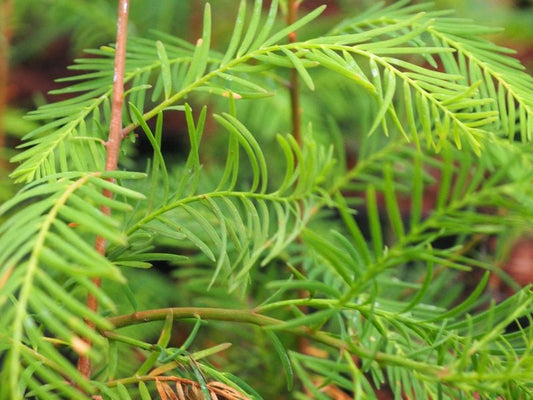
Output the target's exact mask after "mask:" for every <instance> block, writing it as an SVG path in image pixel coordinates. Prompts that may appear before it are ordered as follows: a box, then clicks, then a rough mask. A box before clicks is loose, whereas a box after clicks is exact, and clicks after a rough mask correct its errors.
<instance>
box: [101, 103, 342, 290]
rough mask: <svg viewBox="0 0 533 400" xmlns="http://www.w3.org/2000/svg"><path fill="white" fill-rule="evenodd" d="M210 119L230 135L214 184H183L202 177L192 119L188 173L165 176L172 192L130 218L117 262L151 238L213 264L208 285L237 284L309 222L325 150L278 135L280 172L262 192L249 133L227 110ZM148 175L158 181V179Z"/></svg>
mask: <svg viewBox="0 0 533 400" xmlns="http://www.w3.org/2000/svg"><path fill="white" fill-rule="evenodd" d="M188 110H189V108H188ZM187 112H188V113H190V111H187ZM188 115H190V114H188ZM191 118H192V116H191ZM200 119H201V120H202V117H200ZM215 119H216V120H217V121H218V122H219V123H220V124H221V125H222V126H223V127H224V128H226V130H227V131H228V133H229V141H228V157H227V160H226V166H225V169H224V170H223V171H221V172H220V174H219V179H218V183H216V184H215V187H214V188H211V189H207V190H205V191H201V190H200V189H201V188H198V187H197V185H196V184H192V185H190V184H189V183H188V182H187V181H189V182H191V181H192V182H194V181H198V180H202V179H201V176H202V175H199V174H201V173H202V171H201V169H200V168H199V160H198V158H197V155H195V153H196V150H195V148H197V146H198V143H199V141H200V138H201V135H202V132H201V130H200V129H197V128H198V127H199V125H201V124H203V123H202V122H201V121H199V123H198V125H197V124H195V123H194V121H193V120H191V121H190V124H189V134H190V138H191V147H192V149H193V150H192V151H191V156H190V158H189V160H188V161H187V163H186V169H185V171H190V172H192V174H191V175H192V176H191V175H188V174H187V173H184V174H182V176H181V181H180V179H176V180H174V179H172V181H174V182H176V183H175V189H174V190H175V192H174V194H172V195H170V197H165V196H163V197H164V199H163V200H162V203H163V204H162V205H161V206H160V207H156V208H155V210H154V211H153V212H150V210H147V211H148V212H147V213H146V214H144V213H141V214H140V217H139V219H137V220H135V219H133V220H131V221H130V223H129V224H130V225H131V226H130V228H129V229H128V231H127V233H128V235H129V236H130V241H129V242H130V245H131V246H132V247H130V248H120V247H118V248H117V249H116V252H112V253H111V256H112V257H113V258H114V259H116V260H117V261H116V262H119V263H120V260H123V259H124V257H126V258H128V257H130V256H128V254H131V252H132V251H133V252H134V254H136V256H135V257H137V258H138V257H139V256H138V254H139V251H140V250H141V248H142V247H144V249H145V251H150V249H151V248H152V246H153V245H154V244H156V243H159V245H162V246H164V247H168V246H171V247H178V248H183V249H191V248H195V249H196V250H197V251H199V252H201V253H202V254H203V256H204V259H205V262H206V263H208V264H212V265H213V266H214V269H213V273H212V278H211V283H210V286H211V285H212V284H213V283H214V282H215V281H216V280H217V279H219V278H222V279H223V280H228V279H229V283H230V288H231V289H236V288H240V289H243V288H245V287H246V282H247V281H248V277H249V273H250V271H251V269H252V267H254V266H255V265H262V266H264V265H267V264H268V263H269V262H271V261H272V260H273V259H274V258H275V257H277V256H278V255H279V254H280V253H281V252H282V251H283V250H284V249H285V248H286V247H287V246H289V245H290V244H291V243H292V242H294V241H295V240H296V239H297V237H298V236H299V234H300V233H301V232H302V230H303V229H304V228H305V226H306V225H307V224H308V223H309V221H310V219H311V218H312V216H313V215H314V213H315V207H316V204H318V202H319V201H322V200H320V199H321V198H322V197H323V194H324V193H325V192H326V190H325V189H324V188H323V187H322V185H325V183H326V182H327V181H328V176H329V173H330V171H331V167H332V163H333V159H332V151H331V148H330V149H326V148H324V147H323V146H320V145H318V144H317V143H316V142H314V141H313V140H312V139H311V138H309V139H307V140H306V143H305V144H304V146H303V148H302V149H300V148H299V146H298V145H297V143H296V142H295V141H294V139H293V138H292V137H291V136H287V137H284V136H281V135H280V136H278V141H279V144H280V147H281V148H282V152H283V154H284V158H285V176H284V179H282V181H281V184H279V186H278V187H277V188H275V189H274V190H267V189H268V176H269V172H268V169H267V163H266V158H265V155H264V154H263V152H262V150H261V148H260V146H259V144H258V142H257V141H256V139H255V138H254V136H253V135H252V134H251V133H250V132H249V131H248V129H247V128H246V127H245V126H244V125H243V124H242V123H240V122H239V121H238V120H237V119H236V118H235V117H233V116H232V115H230V114H223V115H216V116H215ZM241 152H243V153H244V156H245V158H243V157H242V156H241V155H240V153H241ZM245 161H247V164H248V165H249V166H250V177H249V187H246V185H243V184H242V183H239V181H240V180H242V177H243V171H245V170H246V168H245V167H244V165H245V164H244V162H245ZM278 168H280V166H278ZM152 179H154V182H157V181H158V178H157V177H152ZM204 180H205V179H204ZM136 237H139V240H140V241H141V242H143V241H144V245H143V246H141V247H139V246H136V245H135V243H134V242H135V238H136ZM147 239H148V240H147ZM175 261H177V262H180V261H179V260H175Z"/></svg>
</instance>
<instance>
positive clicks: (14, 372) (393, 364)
mask: <svg viewBox="0 0 533 400" xmlns="http://www.w3.org/2000/svg"><path fill="white" fill-rule="evenodd" d="M132 6H133V8H135V4H133V5H132ZM281 6H285V2H281ZM215 7H217V4H214V8H215ZM264 8H265V7H263V4H262V2H261V0H255V1H254V2H253V5H251V2H247V1H245V0H243V1H241V2H240V6H239V8H238V10H236V13H237V15H236V19H235V25H234V30H233V34H232V35H231V38H230V40H229V43H228V44H227V47H226V48H225V49H215V48H212V39H213V31H212V19H213V20H214V21H213V23H215V24H216V23H217V18H216V17H215V18H212V14H213V15H215V16H216V14H215V12H213V11H212V10H211V7H210V6H209V5H207V6H206V7H205V11H204V14H203V31H202V34H201V38H200V39H198V41H197V42H196V43H194V44H191V43H189V42H186V41H184V40H182V39H180V38H178V37H175V36H172V35H169V34H167V33H161V32H160V33H153V35H152V36H150V37H147V36H143V37H132V38H131V39H130V40H129V43H128V54H127V64H126V65H127V66H126V73H125V81H126V85H127V93H126V95H125V100H126V101H125V104H126V106H125V109H124V121H123V123H124V126H125V128H124V134H125V136H127V138H126V142H125V143H124V144H123V153H122V159H121V163H122V164H121V165H122V167H121V170H120V171H115V172H102V170H103V166H104V163H105V151H106V148H105V141H106V140H107V127H108V125H109V119H110V102H111V92H112V80H113V56H114V49H113V48H112V47H101V48H100V49H98V50H91V51H90V52H89V53H90V54H91V57H89V58H85V59H79V60H76V62H75V64H74V66H73V67H72V69H73V70H77V71H82V72H81V73H80V74H79V75H77V76H74V77H69V78H66V79H63V81H64V82H68V83H69V84H70V86H66V87H65V88H64V89H62V90H60V91H58V93H62V94H69V95H72V97H70V98H69V99H68V100H62V101H59V102H56V103H52V104H48V105H45V106H42V107H40V108H39V109H38V110H36V111H33V112H31V113H30V114H29V115H28V117H29V118H30V119H31V120H33V121H34V122H35V123H38V124H39V126H38V127H37V128H36V129H34V130H33V131H31V132H30V133H28V134H27V135H26V136H25V138H24V142H23V144H22V146H21V147H22V151H21V152H20V153H19V154H18V155H16V156H15V157H13V161H14V162H17V163H19V165H18V167H17V168H16V170H15V171H14V172H13V173H12V178H13V180H14V181H16V182H19V183H23V184H24V187H23V188H22V189H21V190H20V191H19V192H18V193H17V194H16V195H15V196H14V197H13V198H12V199H11V200H9V201H7V202H6V203H4V204H3V206H2V207H1V208H0V213H1V214H2V216H3V219H4V222H3V224H2V225H1V227H0V259H1V261H2V262H1V263H0V265H1V267H0V306H1V308H2V313H0V326H1V328H0V339H1V340H0V343H1V344H0V359H2V362H3V368H2V372H1V375H0V397H1V398H39V399H41V398H42V399H58V398H73V399H87V398H90V396H91V395H100V396H102V397H103V398H106V399H107V398H111V399H130V398H142V399H150V398H157V397H161V398H170V397H171V395H172V396H178V397H177V398H185V395H186V394H187V393H188V395H189V396H193V395H194V396H198V398H202V397H203V398H210V397H211V396H212V395H213V394H215V395H216V396H218V398H227V399H238V398H284V397H283V396H291V398H310V397H312V398H317V399H328V398H335V397H334V393H335V391H343V392H345V393H347V394H348V395H349V396H353V398H357V399H359V398H377V396H378V394H377V392H378V390H380V389H383V388H387V389H389V390H390V391H391V392H392V393H393V396H394V398H397V399H401V398H404V396H407V397H410V398H417V399H423V398H435V399H436V398H442V399H460V398H473V397H474V396H478V397H479V398H487V399H488V398H497V397H498V396H500V397H502V398H527V397H529V396H531V392H532V390H533V388H532V385H531V378H530V377H531V374H532V372H533V371H532V367H531V365H532V360H533V354H532V353H531V351H532V350H531V349H532V348H533V346H532V345H533V343H532V334H533V330H532V329H533V328H531V327H530V326H529V324H523V323H522V324H520V323H518V321H519V319H520V318H522V319H521V321H523V318H526V319H527V320H528V321H529V319H530V317H529V315H530V313H531V312H532V310H533V295H532V293H531V291H530V290H529V288H524V289H521V290H519V291H518V292H517V293H516V294H515V295H514V296H512V297H510V298H508V299H506V300H505V301H502V302H500V303H496V302H495V301H493V300H491V296H490V290H488V289H487V284H488V281H489V276H490V274H496V275H503V272H501V271H500V270H499V269H498V266H497V265H496V260H497V258H498V255H497V254H494V251H486V250H485V249H483V247H482V246H475V243H477V242H478V241H479V240H480V238H485V239H488V238H491V239H493V240H498V239H499V238H505V237H509V236H510V235H516V234H520V233H522V232H524V231H526V230H527V229H529V228H530V226H531V223H532V222H533V201H532V198H533V185H532V183H531V178H530V177H531V176H532V172H533V156H532V154H533V153H532V151H531V144H530V142H531V139H532V136H533V102H532V99H533V79H532V78H531V77H530V76H529V75H527V74H526V73H525V72H524V71H523V68H522V67H521V66H520V64H519V63H518V62H517V61H516V60H514V59H512V58H510V57H509V56H508V55H507V53H509V52H510V51H509V50H507V49H504V48H501V47H498V46H496V45H494V44H492V43H490V42H488V41H487V40H485V39H483V38H482V35H484V34H487V33H490V32H492V30H491V29H486V28H483V27H480V26H477V25H474V24H473V23H472V22H470V21H468V20H462V19H458V18H456V17H453V16H452V15H451V14H450V13H449V12H443V11H435V10H433V9H432V6H431V4H430V3H423V4H416V5H410V4H409V2H407V1H400V2H396V3H395V4H394V5H393V6H390V7H383V5H381V4H379V5H376V6H374V7H372V8H371V9H370V10H368V11H367V12H365V13H363V14H361V15H358V16H356V17H354V18H348V19H346V20H344V21H342V22H341V23H340V24H338V25H337V26H335V27H333V28H332V29H331V30H330V31H329V32H326V33H323V34H321V35H319V36H316V37H313V38H310V39H308V40H304V41H297V42H294V43H290V42H288V40H287V35H288V33H290V32H292V31H294V30H300V31H299V32H304V31H305V29H306V27H308V26H309V24H312V23H314V21H316V20H317V18H320V14H321V13H322V11H323V10H324V8H323V7H321V8H317V9H316V10H314V11H311V12H310V13H308V14H307V15H304V16H302V18H301V19H299V20H298V21H297V22H295V23H294V24H293V25H291V26H284V25H283V23H282V22H281V21H282V17H283V15H280V14H282V12H281V11H282V10H283V7H280V4H278V1H275V0H274V1H272V2H271V5H270V7H269V8H268V9H266V10H264ZM280 9H281V11H280ZM290 69H294V70H296V71H297V73H298V75H299V78H300V80H301V82H302V83H303V85H302V86H303V88H302V90H301V96H302V104H303V105H304V110H303V116H302V118H303V122H304V124H303V126H306V128H305V129H304V135H303V136H304V139H303V140H302V143H298V142H297V140H296V139H295V138H294V137H293V136H292V135H290V134H282V133H278V132H284V131H285V132H286V131H288V130H290V128H289V127H288V126H287V120H288V118H287V116H286V113H287V108H286V105H287V99H286V96H287V91H286V87H285V86H286V82H287V79H288V78H287V72H288V71H289V70H290ZM280 110H282V111H281V112H283V113H284V114H283V115H281V116H278V115H276V114H277V113H279V112H280ZM176 114H178V115H180V116H183V118H184V120H185V122H186V126H187V139H188V146H187V151H186V156H185V157H184V158H183V159H179V160H176V159H175V158H172V157H169V153H170V149H168V148H167V147H166V146H165V135H168V134H169V133H168V132H165V130H164V128H165V119H166V118H168V117H169V116H173V115H176ZM135 135H139V136H140V135H144V136H146V139H147V142H149V143H150V145H151V147H152V150H153V156H152V157H151V159H150V160H148V161H147V165H146V166H144V165H143V164H142V162H139V161H138V160H137V159H136V156H135V154H134V153H133V150H132V146H131V144H128V138H131V139H134V138H135ZM274 138H275V140H273V139H274ZM213 146H215V147H213ZM213 148H215V149H216V150H212V149H213ZM210 149H211V150H210ZM218 149H224V150H223V151H219V150H218ZM210 152H211V154H210ZM347 156H350V157H354V158H356V159H357V162H355V163H351V162H348V161H347V160H346V157H347ZM132 165H136V166H137V169H139V170H143V169H144V170H145V172H144V173H140V172H132V171H131V168H129V167H128V168H126V166H132ZM103 189H105V190H108V191H111V192H112V193H113V194H114V198H113V199H112V200H110V199H108V198H106V197H104V196H103V195H102V190H103ZM428 193H433V198H432V200H431V201H430V200H428V198H429V196H428ZM101 206H106V207H109V208H110V209H111V210H112V217H110V218H108V217H104V216H103V214H102V212H101V211H100V207H101ZM97 235H98V236H101V237H103V238H105V239H106V240H107V242H108V252H107V256H105V257H104V256H102V255H101V254H99V253H98V252H97V251H96V250H95V249H94V247H93V244H94V238H95V236H97ZM161 265H165V268H167V269H170V270H171V273H170V276H169V277H167V279H161V277H160V276H158V272H157V271H158V269H160V267H161ZM149 268H152V269H153V271H152V270H147V269H149ZM149 271H152V272H151V273H150V272H149ZM478 272H480V273H478ZM94 277H101V278H103V279H104V280H105V283H104V285H103V286H102V288H99V287H97V286H96V285H95V284H94V283H92V281H91V278H94ZM170 278H171V279H170ZM88 293H91V294H93V295H94V296H96V297H97V298H98V300H99V303H100V310H101V312H100V313H95V312H92V311H90V310H89V309H88V308H87V306H86V305H85V303H84V301H85V297H86V296H87V294H88ZM161 307H172V308H161ZM132 311H134V312H135V313H134V314H129V313H131V312H132ZM153 320H159V321H164V322H161V323H160V325H157V326H156V325H155V324H149V322H150V321H153ZM517 323H518V328H517V330H516V331H515V332H509V331H508V327H509V326H510V325H512V324H517ZM91 324H92V325H94V327H95V329H92V328H90V325H91ZM526 325H527V326H526ZM82 338H86V339H88V340H90V341H91V345H90V346H89V345H88V344H87V343H86V342H84V341H83V340H82ZM303 339H305V341H304V342H303V343H306V346H303V347H302V346H301V344H302V340H303ZM298 341H300V346H298ZM230 346H231V347H230ZM250 352H252V354H253V357H251V356H248V354H249V353H250ZM80 355H88V356H89V357H90V358H91V360H92V363H93V365H94V368H93V375H92V376H91V378H90V379H86V378H85V377H83V376H82V375H81V374H80V373H79V372H78V371H77V370H76V368H75V366H74V364H75V360H76V358H77V357H78V356H80ZM280 370H282V371H283V374H284V377H285V381H284V382H281V383H280ZM272 382H274V383H272ZM179 396H181V397H179ZM285 398H287V397H285Z"/></svg>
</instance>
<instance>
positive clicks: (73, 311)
mask: <svg viewBox="0 0 533 400" xmlns="http://www.w3.org/2000/svg"><path fill="white" fill-rule="evenodd" d="M140 176H142V175H139V174H135V173H130V172H114V173H111V172H110V173H86V174H83V173H75V172H72V173H66V174H60V175H56V176H53V175H52V176H49V177H47V178H46V180H40V181H36V182H34V183H32V184H31V185H28V186H27V187H25V188H24V189H23V190H22V191H21V192H19V193H18V194H17V195H16V196H15V197H14V198H13V199H12V200H10V201H8V202H6V203H4V205H3V206H2V207H1V208H0V212H1V213H2V214H4V215H6V213H7V215H9V212H10V210H12V209H15V210H16V208H17V207H18V206H20V205H21V204H22V203H27V204H29V205H27V206H26V207H24V209H23V212H15V213H13V215H11V216H10V218H9V219H8V220H7V221H6V222H5V223H4V224H3V225H2V227H1V230H0V252H1V254H2V256H1V260H0V262H1V264H2V269H1V270H0V271H1V276H2V277H3V278H2V280H3V285H2V287H0V304H1V305H2V307H4V306H5V305H6V304H7V303H10V302H14V304H13V305H12V307H11V311H10V312H7V313H5V314H4V313H3V314H2V315H1V316H0V320H1V322H2V325H3V326H5V327H8V328H7V332H8V333H9V338H4V339H3V340H6V341H7V342H8V343H9V349H3V350H2V353H4V354H3V356H4V357H5V361H6V365H8V367H7V368H6V369H4V370H3V372H2V382H3V384H2V390H3V392H2V393H3V394H5V395H6V396H7V397H10V395H8V394H11V396H19V395H21V393H20V392H19V391H20V390H21V387H22V386H21V385H20V384H19V383H20V382H23V383H24V384H25V385H27V386H28V387H29V388H30V389H34V390H37V388H39V387H40V386H42V383H41V382H48V381H50V382H51V381H53V380H54V379H55V378H57V377H60V376H62V377H63V378H64V379H68V380H69V381H71V382H74V383H75V384H76V385H79V386H80V387H81V388H83V389H86V390H87V391H88V392H90V391H91V390H92V389H91V386H90V385H89V383H88V382H87V381H86V379H85V378H83V377H82V376H81V375H80V374H79V373H78V372H77V371H76V369H75V368H74V367H72V366H71V364H70V362H68V361H67V359H66V357H65V354H63V352H62V351H60V350H59V348H57V347H55V346H54V345H53V344H52V343H50V342H49V341H48V340H47V339H46V337H43V336H42V333H41V332H40V329H46V332H48V334H51V335H53V337H54V338H55V340H57V343H58V344H60V348H61V347H64V348H65V349H66V348H70V349H72V350H73V351H74V352H75V353H77V354H80V355H90V356H91V357H96V356H97V353H96V352H95V351H94V350H93V349H91V347H90V346H88V345H87V344H86V343H85V342H84V340H83V339H82V338H88V339H90V340H91V341H92V342H93V343H94V344H95V345H96V346H99V347H100V346H103V345H104V343H105V340H104V339H103V338H102V337H101V336H100V335H98V334H96V333H95V332H94V331H93V330H92V329H90V328H89V327H88V326H87V324H86V322H85V321H90V322H91V323H92V324H94V325H95V326H96V327H98V328H99V329H109V328H111V326H110V324H109V323H108V322H107V321H106V320H105V319H104V318H103V317H101V316H100V315H98V314H96V313H94V312H92V311H90V310H89V309H87V308H86V307H85V305H84V304H83V303H82V302H81V301H80V300H79V299H77V298H75V297H73V296H72V294H71V290H72V287H75V288H77V290H81V291H82V292H89V293H92V294H94V295H95V296H96V298H98V299H99V300H100V301H102V302H103V304H104V305H105V306H106V307H110V308H112V307H113V305H112V302H111V301H110V300H109V298H108V297H107V296H106V294H105V293H104V292H102V291H101V290H100V289H99V288H98V287H96V286H95V285H94V284H93V283H92V282H91V281H90V278H91V277H96V276H98V277H105V278H108V279H112V280H118V281H120V280H123V277H122V274H121V273H120V271H119V270H118V269H117V267H116V266H115V265H113V263H111V262H110V261H109V260H108V259H107V258H105V257H104V256H102V255H101V254H99V253H98V252H97V251H96V250H94V248H93V247H91V245H90V244H89V243H88V239H89V238H91V237H93V238H94V236H96V235H99V236H101V237H103V238H105V239H106V240H108V241H109V242H111V243H125V240H126V236H125V235H124V234H123V233H122V232H120V228H119V224H118V222H117V221H116V220H114V219H111V218H108V217H105V216H104V214H103V213H102V212H101V211H100V210H99V209H98V208H97V206H96V205H99V204H105V205H106V206H107V207H110V208H111V209H113V210H115V211H118V212H124V211H128V210H129V209H130V206H129V205H128V204H127V203H124V202H122V201H118V200H110V199H107V198H104V196H103V195H102V194H101V191H102V189H104V188H105V189H106V190H109V191H111V192H113V193H114V194H115V195H119V196H124V197H129V198H138V199H139V198H142V197H143V196H142V195H141V194H139V193H136V192H133V191H131V190H128V189H125V188H123V187H121V186H119V185H117V184H114V183H111V182H110V181H108V180H107V179H111V178H125V179H135V178H139V177H140ZM65 281H66V282H67V283H66V284H67V285H68V287H69V288H68V289H67V288H66V287H65ZM14 296H16V300H15V297H14ZM41 327H42V328H41ZM6 350H8V351H7V353H6ZM23 365H24V368H23V367H22V366H23ZM23 370H24V371H25V372H24V373H23ZM54 377H55V378H54ZM56 389H57V388H53V387H49V388H46V387H44V386H43V387H41V388H40V389H39V391H40V392H45V393H47V392H49V391H50V390H56ZM59 391H60V392H62V393H63V394H64V395H65V396H72V392H73V391H75V389H74V388H73V387H72V386H69V385H65V387H64V388H60V389H59ZM17 393H18V394H17ZM80 396H81V394H78V396H74V397H75V398H79V397H80ZM45 397H46V396H45Z"/></svg>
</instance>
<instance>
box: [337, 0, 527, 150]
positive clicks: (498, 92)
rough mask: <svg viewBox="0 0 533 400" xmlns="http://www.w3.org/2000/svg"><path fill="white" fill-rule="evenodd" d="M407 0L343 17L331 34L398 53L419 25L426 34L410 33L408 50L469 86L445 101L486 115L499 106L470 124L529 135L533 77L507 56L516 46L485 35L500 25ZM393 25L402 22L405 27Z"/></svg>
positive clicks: (439, 128)
mask: <svg viewBox="0 0 533 400" xmlns="http://www.w3.org/2000/svg"><path fill="white" fill-rule="evenodd" d="M409 3H410V2H409V1H408V0H406V1H400V2H396V3H395V4H394V5H392V6H390V7H383V4H382V3H381V4H378V5H376V7H373V8H372V9H370V10H368V11H367V12H366V13H363V14H362V15H360V16H358V17H357V18H353V19H349V20H345V21H343V22H342V23H341V24H339V25H338V26H337V27H336V28H334V29H333V30H332V31H331V34H332V35H335V36H337V35H339V37H341V38H342V37H343V34H344V37H350V36H351V37H354V38H357V39H358V40H360V41H365V42H366V41H369V42H370V43H368V44H366V46H368V48H376V49H377V51H378V52H380V51H381V50H379V49H380V48H383V49H384V51H385V54H387V52H388V50H387V49H388V48H389V44H390V45H391V46H392V47H390V51H393V54H397V53H398V52H400V53H401V52H402V49H398V48H397V45H398V44H399V42H400V41H402V37H404V38H405V37H408V36H409V35H412V33H413V32H416V31H419V32H420V33H421V32H424V33H425V34H426V35H427V36H426V37H424V36H422V35H420V36H418V37H411V38H410V43H408V45H409V48H410V50H409V49H407V53H410V52H414V53H415V54H421V55H423V56H424V57H425V60H426V62H427V63H428V64H430V65H431V66H433V67H434V68H437V66H438V65H441V66H442V67H443V69H444V70H445V72H447V73H448V74H454V75H456V76H457V77H458V83H460V84H462V85H465V86H468V87H470V90H467V92H466V93H464V94H461V91H458V92H457V94H456V95H457V98H455V99H454V98H451V99H450V101H448V102H447V103H450V102H451V101H453V102H454V103H456V108H457V109H460V110H462V112H464V111H466V110H471V112H472V113H477V115H486V116H487V117H488V116H489V115H494V113H495V112H497V115H498V118H497V119H493V118H490V119H489V120H488V121H485V122H486V123H481V122H475V121H471V122H469V123H467V126H472V127H476V128H483V127H485V129H486V130H488V131H494V132H497V133H499V134H502V135H506V136H508V137H509V138H510V139H511V140H512V139H514V138H515V136H517V137H520V139H521V140H522V141H531V139H532V137H531V132H533V122H532V121H533V119H532V116H533V103H532V101H531V95H530V93H531V90H532V89H533V78H532V77H531V76H530V75H529V74H527V73H525V72H524V67H523V66H522V65H521V64H520V62H519V61H518V60H516V59H514V58H512V57H509V54H512V53H513V51H512V50H509V49H507V48H504V47H501V46H497V45H495V44H493V43H491V42H490V41H488V40H486V39H484V38H483V37H482V35H486V34H490V33H494V32H496V31H498V29H494V28H487V27H483V26H480V25H476V24H474V23H473V22H472V21H470V20H468V19H461V18H455V17H453V16H450V14H451V13H450V12H447V11H435V10H432V8H433V4H432V3H431V2H429V3H423V4H415V5H408V4H409ZM395 27H404V28H403V29H404V30H398V29H395ZM407 27H408V28H407ZM406 29H407V30H408V31H407V32H406ZM409 30H410V32H409ZM406 44H407V43H406ZM363 46H365V45H363ZM430 46H436V47H437V48H439V47H444V48H447V49H449V50H453V52H449V51H438V54H431V52H424V51H423V49H424V48H427V47H430ZM416 49H419V50H416ZM402 67H403V66H402ZM428 83H432V82H431V81H429V82H428ZM444 88H451V86H444ZM488 99H491V101H488ZM421 105H423V104H421ZM450 105H451V104H450ZM426 108H427V107H426ZM428 110H431V107H430V108H429V109H428ZM430 112H433V111H430ZM445 121H446V120H444V122H445ZM442 127H446V124H439V123H435V128H437V129H438V130H442V129H443V128H442ZM461 131H463V130H462V129H461ZM479 133H481V132H479Z"/></svg>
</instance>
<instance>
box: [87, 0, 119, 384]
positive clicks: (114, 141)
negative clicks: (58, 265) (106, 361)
mask: <svg viewBox="0 0 533 400" xmlns="http://www.w3.org/2000/svg"><path fill="white" fill-rule="evenodd" d="M128 11H129V0H119V8H118V23H117V40H116V51H115V71H114V75H113V102H112V104H111V123H110V125H109V138H108V141H107V143H106V146H107V156H106V165H105V170H106V171H115V170H116V169H117V164H118V156H119V151H120V143H121V141H122V100H123V94H124V69H125V64H126V39H127V31H128V29H127V28H128ZM103 194H104V196H106V197H109V198H111V197H112V196H113V193H112V192H110V191H108V190H104V191H103ZM100 210H101V211H102V213H104V215H107V216H110V215H111V210H110V209H109V207H106V206H102V207H101V208H100ZM94 247H95V249H96V251H98V252H99V253H100V254H102V255H105V253H106V248H107V242H106V240H105V238H103V237H101V236H97V237H96V240H95V244H94ZM93 282H94V284H95V285H97V286H100V285H101V279H100V278H95V279H93ZM87 307H88V308H89V309H90V310H91V311H94V312H97V311H98V301H97V299H96V297H94V296H93V295H92V294H89V295H88V296H87ZM87 325H89V327H91V328H94V325H93V324H92V323H90V322H87ZM78 370H79V371H80V372H81V373H82V374H83V375H84V376H86V377H87V378H90V376H91V361H90V359H89V358H88V357H87V356H80V358H79V360H78Z"/></svg>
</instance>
